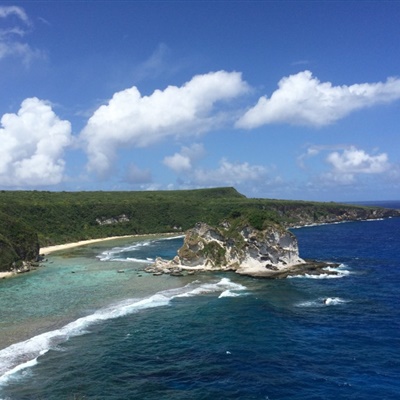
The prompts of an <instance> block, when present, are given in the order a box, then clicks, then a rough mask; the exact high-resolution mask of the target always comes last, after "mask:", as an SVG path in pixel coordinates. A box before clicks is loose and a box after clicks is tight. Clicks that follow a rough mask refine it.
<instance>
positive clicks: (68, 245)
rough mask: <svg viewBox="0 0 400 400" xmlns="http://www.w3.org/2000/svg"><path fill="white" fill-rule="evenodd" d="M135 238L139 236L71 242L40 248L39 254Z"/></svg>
mask: <svg viewBox="0 0 400 400" xmlns="http://www.w3.org/2000/svg"><path fill="white" fill-rule="evenodd" d="M136 236H139V235H125V236H111V237H106V238H100V239H88V240H81V241H79V242H73V243H65V244H57V245H55V246H48V247H41V248H40V252H39V253H40V254H50V253H53V252H54V251H58V250H66V249H72V248H73V247H79V246H84V245H86V244H92V243H97V242H105V241H106V240H113V239H123V238H129V237H136Z"/></svg>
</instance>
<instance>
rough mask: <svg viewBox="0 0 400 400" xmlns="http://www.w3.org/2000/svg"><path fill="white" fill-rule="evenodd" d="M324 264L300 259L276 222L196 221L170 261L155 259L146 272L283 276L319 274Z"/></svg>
mask: <svg viewBox="0 0 400 400" xmlns="http://www.w3.org/2000/svg"><path fill="white" fill-rule="evenodd" d="M324 267H327V264H324V263H319V262H311V261H305V260H303V259H302V258H300V256H299V248H298V244H297V239H296V237H295V235H294V234H293V233H291V232H290V231H288V230H286V229H284V228H283V227H282V226H280V225H278V224H269V225H268V226H267V227H266V229H262V230H259V229H256V228H254V227H252V226H250V225H249V224H244V225H242V226H235V225H234V224H231V223H230V222H227V221H224V222H223V223H222V224H220V225H219V226H218V227H212V226H210V225H208V224H206V223H197V224H196V226H195V227H194V228H193V229H190V230H188V231H187V233H186V235H185V240H184V244H183V246H182V247H181V248H180V249H179V250H178V254H177V256H176V257H175V258H174V259H173V260H170V261H169V260H163V259H161V258H157V260H156V262H155V264H154V265H153V266H152V267H150V269H149V270H148V271H149V272H153V273H156V274H157V273H161V272H164V273H172V274H178V273H179V272H180V271H181V270H187V271H196V270H197V271H199V270H201V271H235V272H236V273H238V274H242V275H249V276H254V277H264V278H283V277H286V276H288V275H290V274H304V273H309V274H314V273H319V272H321V271H322V269H323V268H324ZM323 273H327V271H326V270H323ZM328 273H330V272H328Z"/></svg>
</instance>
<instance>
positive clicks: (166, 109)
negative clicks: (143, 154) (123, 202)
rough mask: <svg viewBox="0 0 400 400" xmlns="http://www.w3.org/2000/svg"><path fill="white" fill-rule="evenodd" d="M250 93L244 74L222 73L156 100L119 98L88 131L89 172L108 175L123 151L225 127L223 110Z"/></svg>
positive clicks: (125, 94)
mask: <svg viewBox="0 0 400 400" xmlns="http://www.w3.org/2000/svg"><path fill="white" fill-rule="evenodd" d="M247 90H248V85H247V84H246V82H244V81H243V80H242V77H241V74H240V73H238V72H226V71H218V72H210V73H208V74H205V75H197V76H194V77H193V78H192V79H191V80H190V81H189V82H186V83H185V84H184V85H183V86H181V87H177V86H168V87H167V88H166V89H165V90H163V91H161V90H156V91H154V93H152V94H151V95H150V96H142V95H141V93H140V92H139V90H138V89H137V88H136V87H132V88H129V89H126V90H123V91H121V92H118V93H115V94H114V96H113V97H112V99H111V100H110V101H109V102H108V104H107V105H102V106H101V107H99V108H98V109H97V110H96V111H95V112H94V114H93V116H92V117H91V118H90V119H89V121H88V123H87V125H86V126H85V128H84V129H83V131H82V134H81V137H82V139H83V140H84V141H85V142H86V148H87V153H88V158H89V163H88V168H89V170H91V171H96V172H97V173H99V174H100V175H106V174H107V173H108V171H109V170H110V167H111V165H112V163H113V161H114V159H115V156H116V151H117V149H118V148H120V147H126V146H134V147H145V146H149V145H151V144H154V143H156V142H159V141H161V140H163V139H165V138H167V137H171V136H175V135H182V136H192V135H196V134H199V133H201V132H206V131H208V130H210V129H212V128H213V127H215V126H216V125H217V124H220V123H221V113H220V112H218V110H217V107H216V106H217V104H218V103H219V102H221V101H227V100H230V99H233V98H235V97H237V96H239V95H240V94H242V93H244V92H246V91H247Z"/></svg>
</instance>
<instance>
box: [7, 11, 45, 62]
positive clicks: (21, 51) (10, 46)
mask: <svg viewBox="0 0 400 400" xmlns="http://www.w3.org/2000/svg"><path fill="white" fill-rule="evenodd" d="M0 19H2V20H3V21H7V22H8V25H7V26H6V27H5V26H4V27H2V28H1V29H0V60H1V59H3V58H6V57H18V58H20V59H22V61H23V63H24V64H25V65H29V64H30V63H31V62H32V61H33V60H34V59H36V58H43V57H44V53H43V52H42V51H41V50H38V49H34V48H32V47H31V46H30V45H29V44H28V43H26V42H24V41H22V40H21V39H22V38H23V37H24V36H25V35H27V34H28V33H30V32H31V29H32V23H31V20H30V19H29V17H28V15H27V14H26V12H25V10H24V9H23V8H21V7H18V6H0Z"/></svg>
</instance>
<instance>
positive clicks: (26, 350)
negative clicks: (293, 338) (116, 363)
mask: <svg viewBox="0 0 400 400" xmlns="http://www.w3.org/2000/svg"><path fill="white" fill-rule="evenodd" d="M245 289H246V287H245V286H242V285H239V284H236V283H234V282H231V281H230V280H229V279H227V278H222V279H221V280H220V281H219V282H216V283H203V284H202V283H201V282H199V281H194V282H192V283H190V284H188V285H186V286H184V287H181V288H177V289H170V290H165V291H161V292H158V293H156V294H154V295H152V296H150V297H146V298H143V299H127V300H124V301H122V302H119V303H117V304H114V305H112V306H110V307H107V308H104V309H101V310H98V311H96V312H95V313H93V314H90V315H88V316H85V317H82V318H79V319H77V320H75V321H72V322H70V323H69V324H67V325H65V326H63V327H62V328H60V329H56V330H53V331H49V332H45V333H42V334H40V335H37V336H34V337H32V338H30V339H28V340H25V341H23V342H19V343H15V344H13V345H11V346H9V347H7V348H5V349H3V350H0V385H4V384H6V383H7V382H8V381H9V379H10V378H11V377H12V376H13V375H15V374H16V373H18V372H20V371H22V370H24V369H26V368H28V367H32V366H34V365H36V364H37V359H38V357H40V356H41V355H43V354H44V353H46V352H47V351H49V350H50V349H53V350H55V349H57V346H58V345H59V344H60V343H63V342H66V341H67V340H68V339H69V338H71V337H74V336H80V335H83V334H86V333H88V329H89V328H90V326H92V325H93V324H96V323H98V322H101V321H105V320H109V319H114V318H118V317H122V316H124V315H128V314H133V313H135V312H138V311H141V310H145V309H148V308H154V307H162V306H167V305H168V304H169V303H170V301H171V300H172V299H174V298H181V297H192V296H198V295H201V294H206V293H212V292H222V293H228V292H230V291H231V290H236V291H237V290H245ZM230 293H231V294H232V295H234V294H233V293H232V292H230Z"/></svg>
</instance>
